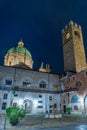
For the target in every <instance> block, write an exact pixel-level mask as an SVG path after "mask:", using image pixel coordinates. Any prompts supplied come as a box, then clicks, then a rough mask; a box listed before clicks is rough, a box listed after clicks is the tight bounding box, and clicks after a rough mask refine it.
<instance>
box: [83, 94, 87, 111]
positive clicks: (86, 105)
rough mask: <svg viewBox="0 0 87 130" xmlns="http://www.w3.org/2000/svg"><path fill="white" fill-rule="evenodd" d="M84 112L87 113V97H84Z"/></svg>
mask: <svg viewBox="0 0 87 130" xmlns="http://www.w3.org/2000/svg"><path fill="white" fill-rule="evenodd" d="M84 110H85V112H86V113H87V95H86V96H85V97H84Z"/></svg>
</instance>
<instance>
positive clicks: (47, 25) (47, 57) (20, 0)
mask: <svg viewBox="0 0 87 130" xmlns="http://www.w3.org/2000/svg"><path fill="white" fill-rule="evenodd" d="M70 20H73V21H74V22H76V23H78V24H79V25H81V26H82V30H83V38H84V44H85V49H86V51H87V45H86V41H87V1H86V0H0V64H3V61H4V55H5V54H6V53H7V51H8V49H10V48H11V47H14V46H17V43H18V41H19V40H20V39H21V38H22V40H23V41H24V43H25V47H26V48H27V49H28V50H29V51H30V52H31V54H32V57H33V60H34V69H35V70H38V69H39V67H40V64H41V62H42V61H43V62H44V64H46V63H47V64H50V66H51V70H52V72H53V73H61V72H63V54H62V35H61V30H62V28H64V26H65V25H66V24H67V23H68V22H69V21H70Z"/></svg>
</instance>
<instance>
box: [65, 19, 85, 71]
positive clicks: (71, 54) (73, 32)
mask: <svg viewBox="0 0 87 130" xmlns="http://www.w3.org/2000/svg"><path fill="white" fill-rule="evenodd" d="M62 40H63V55H64V70H65V71H67V70H70V71H76V72H80V71H81V70H84V69H86V68H87V65H86V57H85V50H84V43H83V36H82V30H81V26H79V25H77V24H76V23H74V22H72V21H70V22H69V24H68V25H67V26H65V28H64V29H63V30H62Z"/></svg>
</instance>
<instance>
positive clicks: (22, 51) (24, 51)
mask: <svg viewBox="0 0 87 130" xmlns="http://www.w3.org/2000/svg"><path fill="white" fill-rule="evenodd" d="M16 52H17V53H19V54H23V55H26V56H28V57H30V58H31V57H32V56H31V53H30V52H29V51H28V50H27V49H26V48H25V47H24V43H23V42H22V41H19V42H18V46H17V47H14V48H11V49H9V50H8V52H7V54H11V53H16Z"/></svg>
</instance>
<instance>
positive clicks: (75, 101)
mask: <svg viewBox="0 0 87 130" xmlns="http://www.w3.org/2000/svg"><path fill="white" fill-rule="evenodd" d="M71 106H72V111H73V112H80V111H81V110H80V109H81V100H80V98H79V97H78V96H77V95H74V96H73V97H72V98H71Z"/></svg>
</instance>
